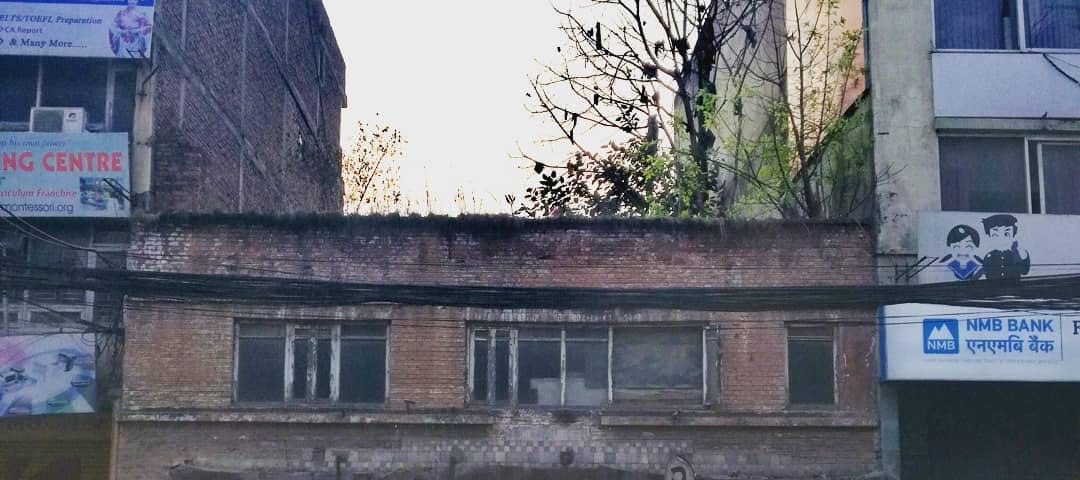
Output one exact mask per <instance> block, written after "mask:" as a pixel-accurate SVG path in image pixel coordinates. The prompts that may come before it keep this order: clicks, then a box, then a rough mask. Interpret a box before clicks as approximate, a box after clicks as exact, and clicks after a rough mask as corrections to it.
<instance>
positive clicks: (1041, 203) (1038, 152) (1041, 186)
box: [937, 132, 1080, 215]
mask: <svg viewBox="0 0 1080 480" xmlns="http://www.w3.org/2000/svg"><path fill="white" fill-rule="evenodd" d="M937 136H938V139H939V140H940V139H941V138H943V137H947V138H967V139H979V138H1015V139H1019V140H1020V141H1022V142H1023V143H1024V158H1022V159H1020V160H1019V161H1022V162H1024V184H1025V188H1026V190H1025V192H1024V199H1025V203H1026V207H1027V211H1026V212H1022V214H1027V215H1047V213H1046V181H1045V177H1044V175H1043V173H1044V172H1045V168H1044V167H1043V158H1042V146H1043V145H1069V146H1075V147H1077V148H1080V137H1076V136H1049V135H1024V134H1018V135H1004V134H978V133H975V134H965V133H963V132H949V133H938V135H937ZM1032 146H1035V151H1034V152H1032ZM937 157H938V169H937V170H938V172H937V173H938V179H939V182H938V188H939V191H938V202H939V205H940V206H941V211H945V212H954V211H966V210H951V209H949V210H947V209H945V207H944V205H942V203H943V202H942V192H941V190H940V188H941V182H940V178H941V152H940V150H939V151H938V156H937ZM1033 163H1034V164H1035V165H1036V166H1037V167H1038V170H1039V171H1038V174H1037V176H1038V185H1037V187H1038V191H1037V192H1036V191H1034V190H1033V189H1032V186H1033V180H1035V178H1034V177H1035V176H1036V175H1035V174H1033V173H1032V171H1031V168H1032V164H1033ZM1035 193H1038V200H1037V201H1038V205H1036V203H1035V202H1036V198H1035V196H1034V194H1035ZM1036 206H1038V208H1037V209H1036V208H1035V207H1036ZM1036 210H1038V211H1036Z"/></svg>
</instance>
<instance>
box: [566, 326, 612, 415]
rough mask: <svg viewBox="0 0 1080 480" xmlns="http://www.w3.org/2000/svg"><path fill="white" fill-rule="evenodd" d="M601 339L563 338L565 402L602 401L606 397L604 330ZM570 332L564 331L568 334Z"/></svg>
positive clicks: (573, 403) (584, 403)
mask: <svg viewBox="0 0 1080 480" xmlns="http://www.w3.org/2000/svg"><path fill="white" fill-rule="evenodd" d="M604 335H605V338H604V339H603V340H600V341H595V340H593V341H572V340H567V342H566V404H567V405H604V404H606V403H607V400H608V342H607V338H606V336H607V332H606V331H605V332H604ZM569 336H570V333H569V332H567V337H569Z"/></svg>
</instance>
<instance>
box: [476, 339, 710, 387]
mask: <svg viewBox="0 0 1080 480" xmlns="http://www.w3.org/2000/svg"><path fill="white" fill-rule="evenodd" d="M714 337H715V335H714ZM470 345H471V350H472V351H471V356H470V359H471V367H470V369H469V372H470V375H469V382H470V392H471V399H472V402H473V403H477V404H487V405H535V406H600V405H607V404H609V403H611V402H612V401H613V402H614V403H615V404H619V405H633V404H642V405H647V404H652V405H654V406H660V405H670V404H687V403H697V404H700V403H701V402H702V400H703V392H702V390H703V388H705V387H704V383H705V382H706V377H705V374H706V370H707V368H706V365H705V363H704V362H703V358H702V356H703V354H704V351H705V350H704V347H705V337H704V336H703V330H702V328H701V327H664V328H647V327H634V328H630V327H626V328H622V327H620V328H610V327H600V328H598V327H506V328H499V327H480V328H476V329H473V330H472V339H471V342H470ZM718 349H719V343H718V340H717V345H716V348H714V349H712V350H711V352H718ZM716 367H717V368H718V367H719V363H718V362H717V363H716ZM712 373H714V376H713V377H711V378H716V373H717V372H716V371H714V372H712ZM716 383H718V380H716Z"/></svg>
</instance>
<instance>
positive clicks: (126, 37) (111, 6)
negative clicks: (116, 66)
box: [0, 0, 154, 58]
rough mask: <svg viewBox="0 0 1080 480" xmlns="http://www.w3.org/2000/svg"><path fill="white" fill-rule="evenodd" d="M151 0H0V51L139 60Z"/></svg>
mask: <svg viewBox="0 0 1080 480" xmlns="http://www.w3.org/2000/svg"><path fill="white" fill-rule="evenodd" d="M153 25H154V0H23V1H19V2H7V1H0V55H28V56H37V55H50V56H63V57H106V58H145V57H149V56H150V40H151V37H152V36H153V35H152V33H153Z"/></svg>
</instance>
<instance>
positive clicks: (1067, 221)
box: [919, 212, 1080, 283]
mask: <svg viewBox="0 0 1080 480" xmlns="http://www.w3.org/2000/svg"><path fill="white" fill-rule="evenodd" d="M1077 237H1080V217H1077V216H1067V215H1027V214H1012V213H982V212H921V213H920V214H919V257H920V258H922V259H923V263H922V265H923V268H922V270H921V271H920V272H919V281H920V283H934V282H949V281H957V280H961V281H971V280H984V279H985V280H1017V279H1020V278H1023V277H1025V276H1029V275H1057V274H1063V273H1077V272H1080V250H1077V249H1076V248H1074V247H1073V246H1072V245H1071V244H1070V239H1072V238H1077Z"/></svg>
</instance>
